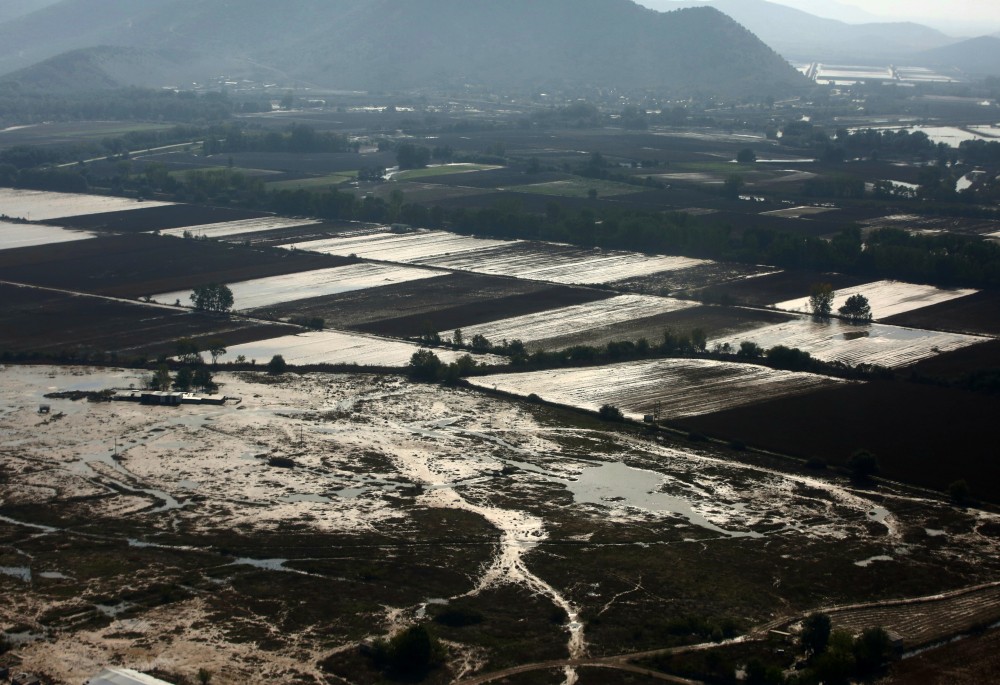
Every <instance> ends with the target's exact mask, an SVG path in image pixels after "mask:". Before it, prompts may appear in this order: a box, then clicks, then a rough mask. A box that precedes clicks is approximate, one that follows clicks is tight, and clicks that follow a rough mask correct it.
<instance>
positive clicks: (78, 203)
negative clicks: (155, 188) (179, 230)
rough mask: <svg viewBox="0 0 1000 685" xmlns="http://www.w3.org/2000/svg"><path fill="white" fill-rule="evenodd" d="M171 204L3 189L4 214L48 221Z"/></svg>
mask: <svg viewBox="0 0 1000 685" xmlns="http://www.w3.org/2000/svg"><path fill="white" fill-rule="evenodd" d="M169 204H172V203H170V202H159V201H155V200H145V201H137V200H131V199H129V198H124V197H109V196H106V195H80V194H76V193H54V192H49V191H43V190H19V189H14V188H0V214H3V215H6V216H8V217H11V218H16V219H26V220H28V221H48V220H50V219H60V218H63V217H70V216H81V215H84V214H100V213H104V212H116V211H125V210H132V209H146V208H149V207H163V206H166V205H169Z"/></svg>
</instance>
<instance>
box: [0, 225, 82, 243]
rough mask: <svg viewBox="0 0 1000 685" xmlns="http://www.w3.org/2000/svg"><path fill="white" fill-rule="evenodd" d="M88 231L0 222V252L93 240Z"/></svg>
mask: <svg viewBox="0 0 1000 685" xmlns="http://www.w3.org/2000/svg"><path fill="white" fill-rule="evenodd" d="M93 237H94V234H93V233H89V232H87V231H72V230H68V229H65V228H59V227H57V226H32V225H30V224H14V223H10V222H7V221H0V250H11V249H14V248H18V247H31V246H32V245H51V244H54V243H70V242H73V241H76V240H86V239H87V238H93Z"/></svg>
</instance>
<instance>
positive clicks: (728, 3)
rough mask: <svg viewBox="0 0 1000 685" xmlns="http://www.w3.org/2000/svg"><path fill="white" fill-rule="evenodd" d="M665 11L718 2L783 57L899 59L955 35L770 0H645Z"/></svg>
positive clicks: (852, 61) (849, 61) (717, 5)
mask: <svg viewBox="0 0 1000 685" xmlns="http://www.w3.org/2000/svg"><path fill="white" fill-rule="evenodd" d="M644 2H645V3H646V4H647V5H648V6H650V7H655V8H656V9H658V10H661V11H669V10H674V9H678V8H686V7H706V6H708V7H714V8H716V9H717V10H719V11H720V12H723V13H725V14H726V15H728V16H730V17H732V18H733V19H735V20H736V21H737V22H739V23H740V24H742V25H743V26H745V27H746V28H747V29H749V30H750V31H752V32H753V33H754V34H756V35H757V36H758V37H759V38H760V39H761V40H762V41H764V42H765V43H767V44H768V45H770V46H771V47H772V48H774V49H775V50H777V51H778V52H779V53H781V54H782V55H783V56H784V57H786V58H788V59H793V60H801V61H810V62H813V61H824V62H841V63H846V64H857V63H859V62H862V63H863V62H872V61H874V62H898V61H902V60H903V59H904V58H905V57H907V56H909V55H912V54H915V53H918V52H923V51H925V50H930V49H933V48H938V47H941V46H944V45H948V44H950V43H954V42H955V40H954V39H952V38H950V37H948V36H946V35H945V34H943V33H941V32H940V31H937V30H935V29H932V28H928V27H926V26H922V25H920V24H914V23H909V22H900V23H866V24H848V23H845V22H842V21H837V20H835V19H823V18H821V17H817V16H814V15H812V14H808V13H807V12H803V11H801V10H798V9H794V8H792V7H787V6H785V5H779V4H777V3H773V2H767V1H766V0H705V1H699V0H644Z"/></svg>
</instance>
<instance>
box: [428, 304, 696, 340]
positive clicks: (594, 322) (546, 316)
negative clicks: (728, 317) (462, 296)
mask: <svg viewBox="0 0 1000 685" xmlns="http://www.w3.org/2000/svg"><path fill="white" fill-rule="evenodd" d="M697 306H698V303H696V302H690V301H687V300H677V299H673V298H669V297H654V296H651V295H618V296H617V297H612V298H610V299H607V300H599V301H597V302H588V303H587V304H580V305H574V306H572V307H563V308H560V309H550V310H547V311H543V312H539V313H537V314H528V315H526V316H518V317H515V318H512V319H502V320H500V321H493V322H490V323H486V324H480V325H478V326H469V327H467V328H464V329H462V334H463V337H465V338H466V339H467V340H471V338H472V336H474V335H483V336H485V337H486V338H487V339H489V340H490V341H492V342H499V341H501V340H505V339H506V340H514V339H518V340H521V341H522V342H524V343H534V342H539V341H543V340H549V339H552V338H562V337H567V336H582V337H584V338H585V337H586V336H587V334H588V332H589V331H596V330H598V329H606V328H608V327H612V328H613V327H615V326H617V325H620V324H625V323H628V322H631V321H635V320H637V319H644V318H648V317H654V316H658V315H661V314H667V313H669V312H677V311H681V310H684V309H690V308H693V307H697ZM452 333H453V331H441V336H442V337H450V336H451V335H452Z"/></svg>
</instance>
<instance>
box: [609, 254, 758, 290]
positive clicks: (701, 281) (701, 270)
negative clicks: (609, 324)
mask: <svg viewBox="0 0 1000 685" xmlns="http://www.w3.org/2000/svg"><path fill="white" fill-rule="evenodd" d="M773 271H775V269H773V268H772V267H768V266H751V265H749V264H737V263H735V262H732V263H731V262H710V263H708V264H703V265H700V266H694V267H691V268H690V269H680V270H679V271H661V272H660V273H656V274H650V275H648V276H640V277H638V278H630V279H627V280H624V281H616V282H614V283H611V284H610V285H611V287H613V288H614V289H615V290H623V291H626V292H635V293H643V294H646V295H669V294H672V293H675V292H676V291H678V290H682V291H691V290H692V289H697V288H707V287H708V286H709V285H721V284H723V283H730V282H734V281H735V282H736V283H733V285H734V286H736V285H738V283H739V282H743V281H744V280H745V279H747V278H749V277H751V276H756V275H759V274H766V273H770V272H773Z"/></svg>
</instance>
